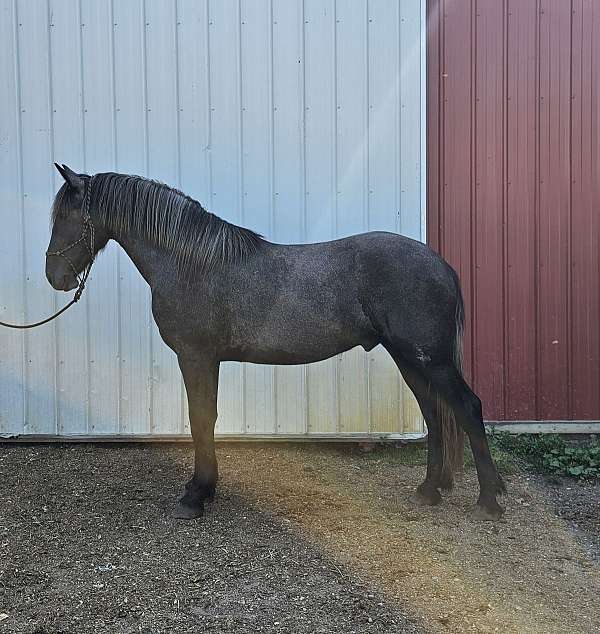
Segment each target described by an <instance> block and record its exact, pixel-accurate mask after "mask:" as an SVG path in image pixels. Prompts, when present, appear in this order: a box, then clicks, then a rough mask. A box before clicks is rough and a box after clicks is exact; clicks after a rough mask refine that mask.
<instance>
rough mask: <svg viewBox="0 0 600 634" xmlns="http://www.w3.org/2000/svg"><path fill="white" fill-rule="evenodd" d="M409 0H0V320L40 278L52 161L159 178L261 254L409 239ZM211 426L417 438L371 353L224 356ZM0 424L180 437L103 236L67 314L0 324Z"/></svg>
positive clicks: (27, 304) (412, 206)
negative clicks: (294, 360) (245, 233)
mask: <svg viewBox="0 0 600 634" xmlns="http://www.w3.org/2000/svg"><path fill="white" fill-rule="evenodd" d="M423 21H424V0H421V1H420V0H403V1H401V2H395V1H391V0H368V1H367V0H304V1H300V0H297V1H291V0H279V1H277V0H210V1H207V0H204V1H199V0H172V1H169V0H123V1H122V0H118V1H116V0H47V1H43V0H38V1H36V2H32V1H29V0H0V86H2V90H1V91H0V195H1V199H0V214H2V227H3V231H2V233H1V235H0V270H1V271H2V285H1V289H0V317H1V318H2V319H3V320H5V321H17V322H23V321H31V320H36V319H39V318H41V317H44V316H46V315H48V314H50V313H51V312H53V311H54V310H55V309H56V308H57V307H60V306H61V305H63V304H64V303H65V301H66V299H67V297H66V296H65V295H63V294H60V293H55V292H53V291H52V289H51V288H50V286H49V284H48V283H47V282H46V279H45V275H44V252H45V249H46V247H47V242H48V237H49V232H48V213H49V208H50V204H51V201H52V198H53V196H54V193H55V191H56V190H57V189H58V187H59V186H60V183H61V178H60V176H59V175H58V174H57V173H56V172H55V170H54V168H53V167H52V162H53V161H58V162H62V163H67V164H69V165H70V166H71V167H73V168H74V169H76V170H77V169H80V170H82V171H83V170H85V171H87V172H88V173H94V172H98V171H109V170H115V171H119V172H125V173H137V174H142V175H147V176H150V177H152V178H157V179H160V180H163V181H165V182H167V183H170V184H172V185H176V186H178V187H180V188H181V189H183V190H184V191H185V192H187V193H189V194H190V195H192V196H194V197H195V198H197V199H198V200H200V201H202V203H203V204H205V206H207V207H208V208H209V209H211V210H213V211H214V212H215V213H217V214H219V215H220V216H222V217H224V218H226V219H228V220H231V221H233V222H236V223H239V224H243V225H245V226H248V227H251V228H253V229H255V230H257V231H259V232H260V233H262V234H264V235H265V236H267V237H268V238H270V239H273V240H275V241H280V242H302V241H311V242H312V241H319V240H328V239H331V238H335V237H338V236H342V235H349V234H353V233H358V232H362V231H367V230H374V229H383V230H390V231H396V232H400V233H403V234H405V235H409V236H411V237H414V238H418V239H422V238H423V237H424V235H423V234H424V224H423V213H424V193H423V192H424V189H423V185H424V183H423V167H424V156H423V147H424V143H423V139H424V130H423V125H422V122H423V116H424V111H423V107H424V94H423V90H424V39H423V38H424V29H423ZM220 387H221V389H220V393H219V412H220V415H219V421H218V431H219V432H220V433H221V434H280V435H297V434H305V433H316V434H318V433H330V434H344V433H347V432H355V433H356V432H373V433H374V432H390V433H404V434H410V433H421V432H422V431H423V426H422V421H421V417H420V414H419V412H418V408H417V406H416V403H415V401H414V398H413V397H412V395H411V394H410V392H409V391H408V389H407V388H406V387H405V386H404V384H403V383H402V381H401V379H400V378H399V374H398V372H397V370H396V368H395V366H394V365H393V363H392V361H391V359H390V358H389V357H388V355H387V353H386V352H385V351H383V350H382V349H376V350H374V351H373V352H371V353H369V354H366V353H364V352H363V351H362V350H358V349H355V350H352V351H350V352H348V353H346V354H343V355H339V356H338V357H336V358H334V359H331V360H328V361H324V362H322V363H317V364H314V365H311V366H296V367H272V366H256V365H250V364H244V365H242V364H233V363H231V364H223V366H222V368H221V383H220ZM0 390H1V391H0V434H1V435H14V434H58V435H71V434H87V435H99V434H161V435H162V434H181V433H187V431H188V430H189V427H188V423H187V405H186V402H185V398H184V396H185V395H184V390H183V386H182V381H181V377H180V374H179V370H178V368H177V364H176V361H175V357H174V355H173V354H172V353H171V351H170V350H169V349H168V348H167V347H166V346H165V345H164V344H163V343H162V341H161V339H160V336H159V335H158V332H157V330H156V328H155V327H154V325H153V323H152V318H151V313H150V301H149V292H148V289H147V287H146V285H145V282H144V281H143V280H142V279H141V277H140V276H139V274H138V273H137V271H136V270H135V269H134V267H133V265H132V264H131V262H130V261H129V259H128V258H127V256H126V255H125V254H124V253H123V252H122V251H120V250H119V249H118V248H117V246H116V245H114V244H112V245H110V246H109V248H108V249H107V250H106V253H104V254H103V255H102V256H101V257H100V258H99V261H98V262H97V264H96V265H95V266H94V269H93V272H92V275H91V278H90V282H89V284H88V288H87V290H86V292H85V294H84V296H83V300H82V301H81V303H80V304H78V306H76V307H75V308H73V309H71V310H70V311H68V312H67V313H66V314H65V315H64V316H62V317H61V318H60V319H58V320H57V321H55V322H53V323H52V324H51V325H47V326H43V327H41V328H38V329H36V330H32V331H28V332H25V333H18V332H15V331H9V330H6V329H0Z"/></svg>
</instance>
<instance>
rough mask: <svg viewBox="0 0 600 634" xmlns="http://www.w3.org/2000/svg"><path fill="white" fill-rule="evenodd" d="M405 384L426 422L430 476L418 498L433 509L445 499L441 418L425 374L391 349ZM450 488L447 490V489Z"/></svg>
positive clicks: (426, 479) (426, 478)
mask: <svg viewBox="0 0 600 634" xmlns="http://www.w3.org/2000/svg"><path fill="white" fill-rule="evenodd" d="M390 354H391V355H392V358H393V359H394V361H395V363H396V365H397V366H398V369H399V370H400V373H401V374H402V376H403V377H404V380H405V381H406V384H407V385H408V387H409V388H410V389H411V391H412V393H413V394H414V395H415V398H416V399H417V403H418V404H419V407H420V409H421V413H422V414H423V418H424V419H425V422H426V423H427V473H426V475H425V480H424V481H423V482H422V483H421V484H420V485H419V486H418V487H417V492H416V498H417V501H418V502H419V503H421V504H427V505H430V506H433V505H435V504H439V503H440V502H441V500H442V496H441V495H440V491H439V489H440V487H441V486H442V484H443V483H442V430H441V426H440V421H439V419H438V415H437V411H436V405H435V398H434V396H433V395H432V394H431V391H430V389H429V387H428V385H427V382H426V380H425V378H424V377H423V375H422V374H421V373H420V372H419V370H417V369H416V368H413V367H411V366H410V365H409V364H408V363H406V362H405V361H403V360H402V359H401V357H400V356H398V355H396V354H394V353H393V351H391V350H390ZM444 488H447V487H444Z"/></svg>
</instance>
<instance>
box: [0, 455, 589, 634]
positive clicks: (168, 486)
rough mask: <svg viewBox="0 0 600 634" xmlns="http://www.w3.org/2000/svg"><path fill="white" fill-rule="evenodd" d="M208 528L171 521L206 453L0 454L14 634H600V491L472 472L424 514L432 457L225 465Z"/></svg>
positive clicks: (243, 460)
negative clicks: (492, 519)
mask: <svg viewBox="0 0 600 634" xmlns="http://www.w3.org/2000/svg"><path fill="white" fill-rule="evenodd" d="M218 457H219V464H220V471H221V486H220V489H219V493H218V497H217V500H216V501H215V503H214V504H212V505H211V507H209V509H208V513H207V515H206V517H204V518H202V519H200V520H197V521H194V522H177V521H175V520H172V519H171V518H170V512H171V510H172V508H173V506H174V503H175V500H176V497H177V495H178V493H179V492H180V491H179V489H180V487H181V485H182V483H183V482H184V481H185V480H186V479H187V476H188V474H189V471H190V469H191V466H192V463H193V453H192V448H191V446H189V445H184V446H164V445H158V446H157V445H152V446H150V445H130V446H114V445H113V446H108V447H107V446H99V445H70V446H59V445H51V446H40V445H37V446H23V445H9V444H6V445H0V500H1V501H0V615H2V614H4V615H6V616H5V617H1V616H0V619H2V620H0V634H1V633H2V632H3V631H4V632H15V633H24V632H28V633H34V632H37V633H39V634H42V633H43V634H58V633H59V632H60V633H63V632H64V633H74V634H79V633H82V634H86V633H88V632H90V633H91V632H95V633H96V632H98V633H103V632H110V633H111V634H112V633H115V634H119V633H128V634H129V633H131V634H133V633H138V632H145V633H147V634H155V633H162V632H170V633H174V634H177V633H179V632H181V633H185V632H219V633H222V634H228V633H230V632H236V633H241V632H244V633H246V632H286V633H290V634H304V633H308V632H310V633H323V634H329V633H332V634H333V633H335V634H338V633H340V634H344V633H350V632H356V633H357V634H359V633H360V634H363V633H370V632H373V633H383V632H385V633H390V634H392V633H394V632H422V633H424V632H427V633H429V634H436V633H446V632H461V633H462V632H477V633H478V634H479V633H481V632H506V633H511V634H512V633H513V632H514V633H518V634H527V633H532V634H538V633H539V634H553V633H554V632H556V633H559V632H560V633H561V634H570V633H571V632H572V633H573V634H575V633H577V634H583V633H585V634H587V633H590V634H591V633H597V632H598V631H600V629H599V627H598V624H599V623H600V602H599V601H598V596H599V595H600V566H599V563H598V560H597V559H596V556H597V554H598V550H597V545H598V543H599V541H600V540H599V528H600V526H599V515H600V511H599V507H598V502H599V501H600V487H599V486H598V485H593V484H589V485H572V484H570V483H568V482H563V483H557V482H548V481H546V480H544V479H543V478H539V477H536V476H531V475H528V474H521V473H517V474H513V475H509V476H508V477H507V484H508V490H509V495H508V496H507V498H506V499H505V501H504V504H506V507H507V513H506V515H505V518H504V519H503V520H502V521H500V522H496V523H489V522H476V521H474V520H473V519H472V518H471V517H470V512H471V510H472V509H473V505H474V502H475V499H476V495H477V484H476V479H475V475H474V473H473V472H472V471H469V470H468V471H467V472H466V473H465V474H464V476H463V478H462V479H461V481H460V482H459V483H458V486H457V487H456V489H455V490H454V491H453V492H452V493H451V494H448V495H445V496H444V501H443V503H442V504H441V505H440V506H438V507H435V508H429V507H425V508H419V507H415V506H414V503H413V502H412V501H411V494H412V492H413V491H414V487H415V485H416V484H417V483H418V482H419V481H420V480H421V479H422V477H423V471H424V467H423V465H422V453H421V454H419V452H415V451H412V450H409V449H397V450H391V449H385V450H376V451H374V452H372V453H361V452H360V451H359V450H358V449H356V448H348V447H343V448H340V447H336V448H332V447H326V446H323V445H303V446H298V445H296V446H294V445H262V446H261V445H234V444H228V445H226V444H222V445H220V446H219V450H218Z"/></svg>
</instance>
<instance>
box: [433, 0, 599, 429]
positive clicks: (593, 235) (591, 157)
mask: <svg viewBox="0 0 600 634" xmlns="http://www.w3.org/2000/svg"><path fill="white" fill-rule="evenodd" d="M427 13H428V42H427V46H428V51H427V65H428V68H427V74H428V77H427V82H428V83H427V90H428V93H427V104H428V106H427V119H428V129H427V133H428V140H427V150H428V182H427V190H428V236H429V243H430V245H431V246H432V247H433V248H435V249H437V250H438V251H439V252H440V253H442V255H443V256H444V257H445V258H446V259H447V260H448V261H449V262H450V263H451V264H452V265H453V266H454V267H455V268H456V270H457V271H458V273H459V275H460V278H461V280H462V286H463V293H464V297H465V304H466V312H467V325H466V337H465V366H466V374H467V375H468V377H469V379H470V381H471V382H472V384H473V385H474V387H475V390H476V391H477V393H478V394H479V395H480V397H481V399H482V401H483V404H484V416H485V418H486V419H487V420H557V421H560V420H600V248H599V246H600V239H599V238H600V94H599V88H600V1H599V0H572V1H571V0H428V6H427Z"/></svg>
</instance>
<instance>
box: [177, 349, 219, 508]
mask: <svg viewBox="0 0 600 634" xmlns="http://www.w3.org/2000/svg"><path fill="white" fill-rule="evenodd" d="M178 359H179V367H180V368H181V372H182V374H183V380H184V383H185V389H186V392H187V397H188V405H189V414H190V426H191V428H192V438H193V439H194V452H195V458H194V475H193V476H192V479H191V480H190V481H189V482H188V483H187V484H186V491H185V494H184V495H183V497H182V498H181V499H180V500H179V504H178V505H177V508H176V509H175V513H174V516H175V517H176V518H178V519H194V518H195V517H199V516H200V515H202V513H203V511H204V501H205V500H207V499H212V498H213V496H214V494H215V489H216V486H217V478H218V471H217V458H216V456H215V438H214V429H215V421H216V420H217V388H218V381H219V363H218V361H215V360H213V359H208V358H201V357H198V358H192V359H190V358H188V357H187V356H184V355H181V354H179V355H178Z"/></svg>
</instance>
